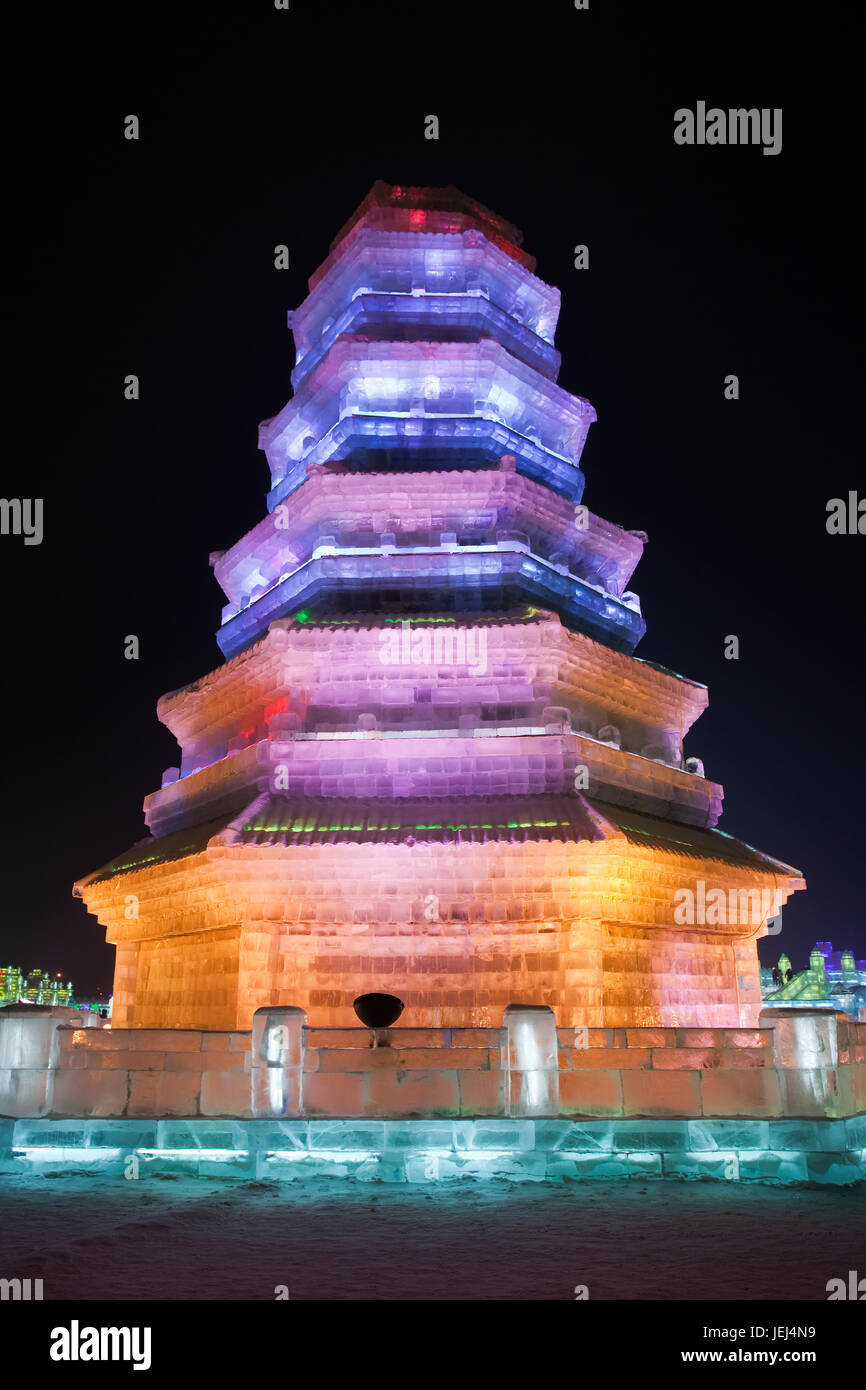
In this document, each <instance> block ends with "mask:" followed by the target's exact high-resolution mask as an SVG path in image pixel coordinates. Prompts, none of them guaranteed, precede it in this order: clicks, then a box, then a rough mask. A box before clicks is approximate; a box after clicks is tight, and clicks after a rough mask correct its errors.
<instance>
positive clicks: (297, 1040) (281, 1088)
mask: <svg viewBox="0 0 866 1390" xmlns="http://www.w3.org/2000/svg"><path fill="white" fill-rule="evenodd" d="M306 1018H307V1015H306V1014H305V1012H304V1010H303V1009H296V1008H293V1007H286V1008H264V1009H256V1011H255V1013H254V1014H253V1037H252V1067H251V1080H252V1112H253V1115H254V1116H255V1117H256V1119H259V1120H261V1119H285V1118H286V1117H288V1116H290V1115H300V1114H301V1107H302V1104H303V1080H304V1024H305V1022H306Z"/></svg>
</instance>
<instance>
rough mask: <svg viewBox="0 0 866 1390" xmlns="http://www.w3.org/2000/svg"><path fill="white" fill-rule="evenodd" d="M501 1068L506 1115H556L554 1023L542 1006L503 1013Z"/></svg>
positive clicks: (523, 1006)
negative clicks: (502, 1063)
mask: <svg viewBox="0 0 866 1390" xmlns="http://www.w3.org/2000/svg"><path fill="white" fill-rule="evenodd" d="M504 1021H505V1052H506V1057H505V1067H506V1073H507V1107H508V1114H509V1115H558V1114H559V1050H558V1046H557V1038H556V1019H555V1017H554V1014H553V1010H552V1009H550V1008H548V1007H547V1005H546V1004H537V1005H536V1004H509V1005H508V1008H507V1009H506V1010H505V1020H504Z"/></svg>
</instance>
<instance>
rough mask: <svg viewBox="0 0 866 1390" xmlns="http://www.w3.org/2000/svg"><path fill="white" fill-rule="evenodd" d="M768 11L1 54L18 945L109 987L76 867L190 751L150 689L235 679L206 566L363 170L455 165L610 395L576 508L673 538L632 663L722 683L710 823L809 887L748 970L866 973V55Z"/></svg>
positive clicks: (506, 12) (289, 34)
mask: <svg viewBox="0 0 866 1390" xmlns="http://www.w3.org/2000/svg"><path fill="white" fill-rule="evenodd" d="M758 9H759V11H760V13H761V14H762V16H763V18H762V24H761V26H760V28H759V27H758V25H757V23H756V20H755V15H754V10H755V7H754V6H753V5H751V6H747V5H742V6H738V5H736V4H732V5H725V6H723V7H721V6H713V7H702V6H695V5H694V4H690V5H677V4H674V5H666V6H655V5H648V4H647V5H636V4H635V5H627V6H624V5H618V4H612V3H603V0H591V8H590V11H589V12H588V13H577V12H575V11H574V9H573V6H572V5H571V3H570V0H545V3H544V4H543V5H540V6H535V7H515V8H513V9H509V8H508V7H499V6H496V7H495V6H491V5H486V4H467V3H464V4H461V5H452V4H450V3H445V4H437V5H434V6H426V5H420V4H418V5H409V4H406V3H402V4H390V5H388V4H381V3H369V4H363V5H345V6H344V5H335V4H328V5H325V4H322V3H312V2H311V3H303V0H292V8H291V10H290V11H289V12H288V13H283V12H277V11H275V10H274V9H273V6H272V4H269V3H265V0H258V2H257V3H251V4H248V5H240V4H237V5H235V6H232V7H225V8H223V7H220V6H219V5H213V4H208V5H192V4H189V3H180V4H179V5H177V6H175V7H174V8H173V9H172V10H169V11H166V12H165V17H163V16H162V12H161V11H160V9H159V8H158V7H157V6H155V5H148V6H146V7H127V6H124V7H114V8H113V9H112V10H108V9H106V11H105V15H104V17H100V14H99V11H98V10H97V9H94V8H92V7H86V10H84V9H82V8H81V7H68V6H67V7H60V6H56V7H55V8H52V7H51V6H50V5H49V6H48V7H39V9H38V10H34V11H33V17H32V24H33V28H32V29H30V30H25V29H24V28H23V27H20V26H19V28H18V30H17V33H15V34H13V35H10V36H9V37H10V39H11V44H12V62H11V70H12V73H13V77H12V79H11V81H12V88H13V91H12V96H13V103H14V107H13V109H14V116H13V119H12V120H11V121H10V122H8V123H7V127H6V134H7V140H8V143H9V151H8V154H7V158H6V161H5V180H4V181H5V184H6V190H7V195H8V202H9V208H8V213H7V217H8V223H7V229H8V230H11V232H12V234H13V239H14V241H13V250H12V253H11V255H10V256H9V258H8V259H7V264H6V269H7V308H8V313H7V343H8V347H9V349H10V353H11V358H12V362H11V369H12V370H11V382H10V384H11V388H12V389H11V391H10V396H9V403H8V407H7V411H6V422H5V423H6V429H7V431H9V432H11V434H12V442H11V445H10V446H9V447H8V448H7V450H6V456H5V460H4V480H3V495H4V496H6V497H33V496H41V497H43V498H44V505H45V538H44V541H43V543H42V544H41V545H40V546H29V547H25V546H24V545H23V544H22V540H21V538H19V537H14V536H4V537H0V565H2V578H3V593H4V595H5V602H6V609H5V615H4V646H5V656H6V662H5V680H4V696H5V700H6V704H7V710H6V717H5V724H6V758H5V764H4V767H5V788H4V796H3V798H2V815H3V827H2V844H3V856H4V861H5V862H4V866H3V875H2V884H3V900H2V914H0V964H7V963H9V964H11V963H15V964H23V965H25V966H33V965H41V966H43V967H45V968H50V969H51V970H57V971H62V972H63V974H64V975H66V976H71V977H72V978H73V979H74V980H75V981H76V983H77V985H78V986H79V988H80V989H81V990H82V991H89V990H95V989H96V988H97V987H100V988H104V989H107V988H108V987H109V986H110V982H111V974H112V968H113V954H114V953H113V950H112V949H111V948H108V947H106V946H105V945H104V943H103V929H102V928H101V927H100V926H99V925H98V923H97V922H96V920H95V919H94V918H92V917H90V916H88V914H87V913H86V911H85V909H84V907H83V905H82V904H81V903H78V902H76V901H75V900H73V898H72V897H71V892H70V890H71V885H72V882H73V880H74V879H75V878H76V877H78V876H80V875H82V874H84V873H86V872H88V871H90V870H92V869H94V868H96V867H97V866H98V865H100V864H102V863H104V862H105V861H106V860H108V859H109V858H111V857H112V856H113V855H115V854H117V853H119V852H120V851H122V850H123V849H125V848H126V847H127V846H128V845H130V844H131V843H133V841H135V840H136V839H139V838H141V836H142V834H143V833H144V825H143V819H142V813H141V802H142V798H143V797H144V796H145V794H146V793H148V792H149V791H152V790H154V789H155V788H156V787H158V786H159V782H160V776H161V773H162V769H163V768H164V767H166V766H168V765H170V764H173V763H174V762H175V761H176V745H175V743H174V740H173V739H172V737H171V735H170V734H169V733H168V732H167V730H165V729H163V728H162V727H161V726H160V725H159V724H158V722H157V719H156V714H155V704H156V700H157V698H158V696H159V695H160V694H162V693H163V692H164V691H166V690H170V689H174V688H177V687H178V686H180V685H183V684H185V683H186V682H188V681H190V680H193V679H195V678H196V677H198V676H199V675H201V674H203V673H204V672H205V671H207V670H210V669H212V668H213V667H214V666H216V665H218V664H219V661H220V657H219V652H218V649H217V646H216V643H215V640H214V632H215V630H216V628H217V626H218V623H219V613H220V607H221V604H222V602H223V601H224V600H223V597H222V594H221V591H220V590H219V589H218V586H217V585H216V582H215V581H214V579H213V576H212V573H211V571H210V570H209V568H208V563H207V557H208V554H209V552H210V551H212V550H216V549H222V548H225V547H226V546H228V545H229V544H231V543H232V542H233V541H234V540H235V539H237V537H239V536H240V535H241V534H242V532H244V531H245V530H247V529H248V528H249V527H250V526H251V525H253V523H254V522H256V521H257V520H258V519H259V517H260V516H261V515H262V514H263V511H264V493H265V491H266V487H267V476H268V475H267V468H266V464H265V459H264V455H263V454H260V453H259V452H258V451H257V447H256V427H257V423H258V421H259V420H260V419H263V418H265V417H267V416H270V415H272V414H274V413H275V412H276V411H277V410H278V409H279V408H280V407H281V406H282V405H283V404H284V403H285V401H286V400H287V399H288V396H289V394H290V387H289V379H288V378H289V372H290V370H291V367H292V365H293V362H294V354H293V348H292V344H291V340H290V337H289V334H288V332H287V330H286V326H285V314H286V310H287V309H289V308H294V307H295V306H297V305H298V304H299V303H300V301H301V300H302V298H303V297H304V293H305V289H306V278H307V276H308V275H309V274H310V273H311V272H312V271H313V270H314V269H315V268H316V266H317V265H318V264H319V263H320V262H321V261H322V260H323V259H324V257H325V255H326V254H327V248H328V243H329V242H330V240H331V238H332V237H333V236H334V234H335V233H336V231H337V230H338V228H339V227H340V226H341V225H342V223H343V222H344V221H345V219H346V218H347V217H348V215H349V213H350V212H351V211H352V210H353V209H354V207H355V206H356V205H357V204H358V203H359V202H360V200H361V199H362V197H363V196H364V194H365V193H366V192H367V190H368V189H369V187H370V185H371V184H372V183H373V181H374V180H375V179H376V178H383V179H385V180H387V181H388V182H394V183H417V184H447V183H454V184H456V185H457V186H458V187H459V188H461V189H463V190H464V191H465V192H467V193H469V194H470V195H472V196H473V197H475V198H477V199H479V200H480V201H481V202H483V203H486V204H487V205H488V206H490V207H492V208H493V209H494V210H496V211H497V212H499V213H501V214H502V215H503V216H504V217H506V218H508V219H510V220H511V221H512V222H515V223H516V224H517V225H518V226H519V227H521V228H522V229H523V232H524V235H525V245H526V247H527V249H528V250H529V251H531V252H532V253H533V254H534V255H535V256H536V257H537V259H538V273H539V275H540V276H541V277H542V278H543V279H545V280H547V281H548V282H551V283H553V284H555V285H558V286H559V287H560V288H561V290H562V294H563V307H562V315H561V318H560V327H559V332H558V336H557V345H558V347H559V348H560V350H561V351H562V354H563V369H562V373H561V376H560V382H561V384H562V385H563V386H564V387H565V388H566V389H568V390H571V391H575V392H577V393H579V394H581V395H585V396H588V397H589V398H590V400H592V402H593V404H594V405H595V407H596V409H597V411H598V423H597V424H596V425H594V426H593V427H592V429H591V431H590V436H589V442H588V444H587V447H586V450H585V453H584V460H583V462H584V467H585V470H586V474H587V490H586V498H585V500H586V501H587V503H588V505H589V506H590V507H591V508H592V510H594V511H596V512H598V513H600V514H601V515H602V516H605V517H609V518H610V519H611V520H613V521H617V522H619V523H620V524H622V525H624V526H626V527H631V528H641V529H643V530H646V531H647V532H648V533H649V537H650V541H649V545H648V546H647V548H646V553H645V558H644V560H643V562H642V564H641V565H640V567H639V568H638V571H637V573H636V576H635V579H634V581H633V583H634V587H635V588H636V589H637V591H638V592H639V593H640V595H641V598H642V603H643V611H644V615H645V617H646V619H647V622H648V632H647V636H646V637H645V638H644V640H643V642H642V643H641V645H640V647H639V648H638V655H641V656H644V657H647V658H649V659H651V660H655V661H659V662H662V663H664V664H665V665H668V666H671V667H672V668H673V669H674V670H676V671H679V672H682V673H683V674H685V675H688V676H690V677H692V678H694V679H696V680H699V681H703V682H705V683H706V684H708V686H709V689H710V701H711V703H710V708H709V710H708V711H707V713H706V714H705V715H704V716H703V718H702V719H701V720H700V721H699V722H698V724H697V725H696V727H695V729H694V731H693V732H692V734H691V735H690V736H689V739H688V741H687V745H686V751H687V753H689V754H697V755H698V756H701V757H702V758H703V759H704V762H705V765H706V768H707V773H708V775H709V776H711V777H713V778H714V779H716V780H718V781H721V782H722V783H723V784H724V786H725V789H726V811H725V815H724V817H723V820H722V828H724V829H726V830H728V831H729V832H731V833H734V834H737V835H739V836H741V837H742V838H744V839H746V840H748V841H749V842H750V843H752V844H755V845H757V846H759V847H760V848H762V849H765V850H767V851H769V852H770V853H773V854H776V855H778V856H779V857H780V858H782V859H785V860H787V861H788V862H789V863H792V864H795V865H797V866H798V867H800V868H802V869H803V871H804V872H805V874H806V877H807V879H808V883H809V891H808V893H806V894H798V895H797V897H796V898H795V899H794V900H793V902H792V903H791V905H790V906H789V907H788V908H787V909H786V910H785V914H784V930H783V935H782V936H781V937H780V938H776V939H774V940H773V941H771V942H770V943H765V945H764V947H762V956H763V958H764V959H765V960H770V959H774V958H775V955H776V953H777V949H778V947H779V945H780V944H781V945H783V946H784V947H785V949H787V951H788V953H789V954H790V955H791V956H792V958H793V959H794V963H795V965H796V966H798V967H799V966H800V965H801V964H803V963H804V961H803V959H802V958H803V955H804V953H805V952H806V951H807V950H808V948H809V947H810V946H811V945H812V943H813V942H814V940H815V939H816V938H822V939H831V940H832V941H833V942H834V944H835V945H837V946H847V945H849V944H852V945H853V946H854V948H855V950H856V952H857V954H858V955H859V954H863V952H864V951H866V931H864V924H863V908H862V890H861V886H860V881H859V877H860V872H861V868H860V865H861V854H862V850H861V844H860V842H861V825H862V814H861V806H862V801H861V795H862V793H861V788H862V787H863V784H864V758H863V741H862V739H861V738H860V737H859V735H858V732H857V728H858V722H859V720H860V719H861V718H862V716H861V714H860V708H861V706H862V694H861V686H860V679H859V673H858V656H859V653H858V646H859V644H860V641H861V636H860V629H861V626H862V619H861V604H862V598H861V589H862V574H863V559H864V556H866V540H864V538H863V537H859V536H829V535H828V534H827V532H826V529H825V518H826V503H827V500H828V499H829V498H830V497H834V496H845V495H846V494H847V492H848V490H849V489H851V488H858V486H859V489H860V494H861V496H862V495H863V493H864V492H866V480H864V471H863V469H862V465H861V466H860V468H859V469H858V460H857V459H856V457H855V411H856V412H858V413H859V411H860V410H861V408H862V407H861V400H862V380H863V361H862V331H861V328H860V317H861V313H862V308H861V306H859V305H858V304H857V303H856V299H857V297H858V294H857V292H858V290H859V284H858V276H857V270H858V269H859V264H858V263H859V259H860V256H861V254H862V241H863V229H862V225H861V224H860V223H859V222H858V220H857V216H856V214H855V205H856V204H857V202H858V199H859V194H860V193H861V192H862V172H861V170H860V168H859V166H860V160H861V152H860V150H859V148H858V146H857V143H856V139H855V133H856V131H857V129H858V126H859V117H858V115H857V108H856V104H855V103H856V90H857V86H856V84H855V83H854V82H853V78H852V80H848V77H847V74H846V71H845V69H844V63H845V61H847V59H846V57H845V55H847V54H848V53H851V52H852V51H853V49H854V42H853V37H852V35H851V34H850V33H847V32H845V31H844V29H843V28H842V27H841V23H846V22H848V21H841V22H839V21H834V23H835V28H833V29H826V28H825V29H823V30H819V29H818V28H817V26H818V25H819V24H820V23H822V22H823V23H825V24H826V23H827V13H828V12H827V11H821V12H820V13H819V12H818V11H816V10H815V9H813V8H811V7H810V8H809V9H808V10H805V11H804V18H808V25H807V24H805V23H803V22H802V21H801V20H800V19H799V18H798V16H797V13H796V11H794V10H792V9H791V8H790V7H789V6H786V5H781V4H770V5H765V6H763V7H758ZM829 13H830V15H831V16H832V11H830V12H829ZM852 19H853V12H852ZM822 73H824V74H827V73H829V74H831V75H832V79H833V80H832V85H827V86H826V87H825V86H823V85H822V83H821V80H820V79H821V75H822ZM698 99H704V100H707V101H708V103H709V104H711V105H712V104H718V105H720V106H723V107H727V106H751V105H755V106H759V107H777V106H781V107H782V108H783V110H784V124H783V150H782V153H781V154H780V155H779V156H777V157H766V156H763V155H762V153H761V151H760V149H756V148H729V149H726V148H703V149H683V148H679V147H677V146H676V145H675V144H674V141H673V112H674V110H675V109H676V108H677V107H680V106H694V104H695V103H696V101H697V100H698ZM130 112H135V113H136V114H138V115H139V117H140V119H141V123H142V138H141V140H140V141H139V142H138V143H135V144H133V143H128V142H126V141H125V140H124V139H123V137H122V122H123V117H124V116H125V115H126V114H127V113H130ZM428 113H436V114H437V115H438V116H439V119H440V122H441V135H440V139H439V140H438V142H433V141H426V140H425V139H424V138H423V123H424V117H425V115H427V114H428ZM280 242H285V243H287V244H288V245H289V247H290V255H291V266H292V268H291V270H290V271H288V272H282V273H281V272H278V271H276V270H275V269H274V268H273V247H274V245H275V244H276V243H280ZM578 242H584V243H587V244H588V245H589V247H590V257H591V268H590V270H589V272H584V273H581V272H577V271H575V270H574V269H573V266H572V259H573V257H572V248H573V246H574V245H575V243H578ZM855 322H856V325H857V326H856V328H855ZM7 370H8V369H7ZM127 372H136V373H138V374H139V375H140V377H141V381H142V390H143V399H142V400H141V401H140V402H139V403H137V404H129V403H127V402H125V401H124V400H123V396H122V383H123V378H124V375H125V374H126V373H127ZM731 372H735V373H737V374H738V375H739V377H740V383H741V399H740V400H739V401H738V402H736V403H732V402H727V401H725V400H724V399H723V394H722V383H723V378H724V377H725V375H726V374H727V373H731ZM7 379H9V378H8V377H7ZM858 424H859V421H858ZM860 434H861V431H860V430H859V429H858V430H857V432H856V438H857V442H858V443H859V441H860ZM127 633H136V634H138V635H139V637H140V639H141V650H142V655H141V660H140V661H138V662H128V661H125V660H124V657H123V639H124V636H125V635H126V634H127ZM729 633H734V634H737V635H738V636H739V637H740V640H741V658H740V660H739V661H738V662H734V661H726V660H724V658H723V641H724V638H725V636H726V635H727V634H729ZM768 945H769V947H770V949H769V950H768V949H767V946H768Z"/></svg>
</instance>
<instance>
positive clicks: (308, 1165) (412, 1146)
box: [0, 1115, 866, 1186]
mask: <svg viewBox="0 0 866 1390" xmlns="http://www.w3.org/2000/svg"><path fill="white" fill-rule="evenodd" d="M133 1158H134V1159H135V1160H137V1161H136V1162H135V1163H133V1162H132V1159H133ZM59 1170H65V1171H67V1172H82V1173H85V1172H86V1173H94V1174H105V1175H106V1176H120V1175H124V1174H125V1175H126V1176H129V1177H132V1176H138V1177H141V1178H144V1177H146V1176H147V1175H148V1174H149V1173H175V1174H178V1175H187V1176H192V1177H206V1178H215V1177H226V1178H246V1179H251V1178H255V1179H259V1180H261V1179H271V1180H277V1181H289V1182H291V1181H294V1180H297V1179H301V1178H306V1177H321V1176H330V1177H345V1178H355V1179H356V1180H357V1181H359V1182H389V1183H403V1182H408V1183H430V1182H443V1181H452V1180H457V1179H460V1178H475V1179H481V1180H484V1179H490V1178H500V1179H501V1178H506V1179H509V1180H511V1181H526V1182H561V1181H564V1180H573V1179H580V1178H598V1179H610V1178H619V1177H623V1178H628V1177H632V1178H635V1177H636V1178H642V1179H643V1178H649V1177H655V1178H665V1177H667V1178H680V1179H687V1178H716V1179H719V1180H721V1181H728V1182H730V1181H734V1182H768V1181H770V1182H778V1183H798V1182H810V1183H822V1184H824V1183H826V1184H832V1185H837V1186H840V1185H842V1186H844V1185H848V1184H851V1183H860V1182H866V1115H857V1116H854V1117H853V1118H850V1119H841V1120H807V1119H804V1120H796V1119H792V1120H736V1119H734V1120H713V1119H706V1120H676V1119H674V1120H658V1119H654V1120H641V1119H637V1120H634V1119H622V1120H571V1119H535V1120H533V1119H516V1120H512V1119H476V1120H364V1119H357V1120H232V1119H225V1120H219V1119H213V1120H210V1119H208V1120H202V1119H178V1120H171V1119H165V1120H149V1119H143V1120H103V1119H88V1120H75V1119H69V1120H63V1119H59V1120H26V1119H25V1120H11V1119H8V1120H4V1119H0V1173H33V1174H44V1173H48V1172H57V1171H59Z"/></svg>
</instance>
